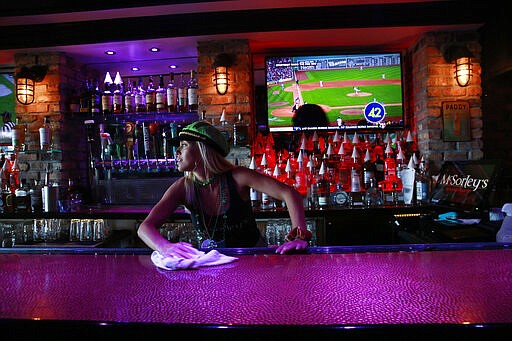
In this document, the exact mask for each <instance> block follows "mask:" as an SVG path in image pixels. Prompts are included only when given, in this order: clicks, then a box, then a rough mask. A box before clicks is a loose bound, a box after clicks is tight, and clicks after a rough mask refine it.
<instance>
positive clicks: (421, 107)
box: [407, 31, 483, 171]
mask: <svg viewBox="0 0 512 341" xmlns="http://www.w3.org/2000/svg"><path fill="white" fill-rule="evenodd" d="M454 44H464V45H466V46H467V48H468V49H469V51H470V52H471V53H472V54H473V58H472V63H473V77H472V79H471V83H470V84H469V86H467V87H460V86H459V85H458V84H457V82H456V80H455V78H454V72H455V68H454V64H453V62H450V61H447V60H446V59H445V57H444V55H443V52H444V51H445V50H446V49H447V48H448V47H450V46H451V45H454ZM480 49H481V47H480V44H479V42H478V34H477V32H475V31H471V32H435V33H429V34H426V35H424V36H422V37H421V38H420V39H419V40H418V42H417V43H416V44H415V45H414V46H412V47H411V49H410V50H409V51H410V54H411V55H412V57H411V62H412V77H410V78H411V79H412V84H408V85H407V86H412V87H413V89H412V91H410V92H411V93H413V94H414V98H412V101H413V106H412V109H413V111H414V112H413V115H414V119H415V127H414V129H415V134H416V136H417V143H418V151H419V153H420V154H421V155H422V156H424V157H425V158H426V159H427V160H428V162H429V164H430V166H431V167H432V170H433V171H436V170H438V169H439V168H440V166H441V165H442V164H443V162H444V161H457V160H479V159H482V158H483V152H482V146H483V142H482V109H481V107H482V100H481V95H482V86H481V78H480V74H481V68H480V52H481V51H480ZM444 101H468V102H469V104H470V116H471V117H470V122H471V129H470V130H471V140H470V141H464V142H445V141H444V140H443V116H442V103H443V102H444Z"/></svg>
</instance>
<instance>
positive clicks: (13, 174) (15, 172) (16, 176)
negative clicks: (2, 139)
mask: <svg viewBox="0 0 512 341" xmlns="http://www.w3.org/2000/svg"><path fill="white" fill-rule="evenodd" d="M12 157H14V160H13V161H12V165H11V171H10V173H9V188H10V191H11V193H13V194H14V193H15V192H16V189H18V188H19V187H20V173H21V169H20V164H19V162H18V158H17V157H16V156H14V154H13V156H12Z"/></svg>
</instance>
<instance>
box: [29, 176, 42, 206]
mask: <svg viewBox="0 0 512 341" xmlns="http://www.w3.org/2000/svg"><path fill="white" fill-rule="evenodd" d="M42 189H43V186H42V181H40V180H34V184H33V185H32V186H31V188H30V191H29V195H30V206H32V212H43V192H42Z"/></svg>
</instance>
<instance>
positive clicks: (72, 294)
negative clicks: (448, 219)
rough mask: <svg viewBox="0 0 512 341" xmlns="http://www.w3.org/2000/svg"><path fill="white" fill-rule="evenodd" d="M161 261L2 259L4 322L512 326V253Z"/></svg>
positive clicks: (145, 258) (22, 256) (87, 257)
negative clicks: (178, 265)
mask: <svg viewBox="0 0 512 341" xmlns="http://www.w3.org/2000/svg"><path fill="white" fill-rule="evenodd" d="M238 257H239V260H238V261H236V262H234V263H231V264H227V265H222V266H217V267H211V268H201V269H198V270H179V271H164V270H160V269H158V268H156V267H155V266H154V265H153V264H152V263H151V260H150V256H149V255H147V254H144V255H119V254H118V255H116V254H107V255H105V254H97V255H94V254H73V255H69V254H14V253H9V254H0V297H1V298H2V299H0V319H41V320H67V321H70V320H75V321H76V320H81V321H105V322H143V323H146V322H154V323H171V324H208V325H224V326H236V325H315V326H321V325H330V326H333V325H334V326H350V325H373V324H445V323H446V324H485V323H512V290H511V288H512V251H511V250H463V251H424V252H375V253H335V254H300V255H275V254H255V255H240V256H238Z"/></svg>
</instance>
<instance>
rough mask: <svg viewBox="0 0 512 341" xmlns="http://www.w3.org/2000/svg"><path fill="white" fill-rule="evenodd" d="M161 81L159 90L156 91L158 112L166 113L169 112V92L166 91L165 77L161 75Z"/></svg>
mask: <svg viewBox="0 0 512 341" xmlns="http://www.w3.org/2000/svg"><path fill="white" fill-rule="evenodd" d="M159 77H160V81H159V82H158V88H157V89H156V95H155V96H156V104H155V107H156V111H157V112H164V111H167V90H166V89H165V84H164V76H162V75H160V76H159Z"/></svg>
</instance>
